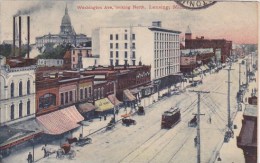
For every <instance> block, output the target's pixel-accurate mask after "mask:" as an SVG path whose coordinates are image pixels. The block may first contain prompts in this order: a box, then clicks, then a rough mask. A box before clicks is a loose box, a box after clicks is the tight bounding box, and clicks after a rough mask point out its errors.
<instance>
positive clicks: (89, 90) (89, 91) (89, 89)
mask: <svg viewBox="0 0 260 163" xmlns="http://www.w3.org/2000/svg"><path fill="white" fill-rule="evenodd" d="M88 93H89V97H91V96H92V95H91V93H92V92H91V87H89V88H88Z"/></svg>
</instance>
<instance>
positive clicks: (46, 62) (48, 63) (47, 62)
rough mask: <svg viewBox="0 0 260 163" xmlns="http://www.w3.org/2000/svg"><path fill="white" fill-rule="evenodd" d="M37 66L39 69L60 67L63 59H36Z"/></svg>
mask: <svg viewBox="0 0 260 163" xmlns="http://www.w3.org/2000/svg"><path fill="white" fill-rule="evenodd" d="M37 66H39V67H62V66H63V59H38V60H37Z"/></svg>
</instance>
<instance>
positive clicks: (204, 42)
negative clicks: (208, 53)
mask: <svg viewBox="0 0 260 163" xmlns="http://www.w3.org/2000/svg"><path fill="white" fill-rule="evenodd" d="M207 48H213V52H214V54H215V62H216V63H225V62H226V61H227V59H228V58H229V57H230V56H231V55H232V41H227V40H225V39H205V38H204V36H201V37H200V38H199V37H196V38H195V39H194V38H192V33H191V30H190V28H189V27H188V29H187V31H186V33H185V49H207Z"/></svg>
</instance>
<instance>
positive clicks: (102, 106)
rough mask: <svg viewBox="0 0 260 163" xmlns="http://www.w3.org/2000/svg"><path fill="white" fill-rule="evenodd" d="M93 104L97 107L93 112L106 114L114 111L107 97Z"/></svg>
mask: <svg viewBox="0 0 260 163" xmlns="http://www.w3.org/2000/svg"><path fill="white" fill-rule="evenodd" d="M95 106H96V107H97V109H96V110H95V112H96V113H97V114H98V115H106V114H113V113H114V105H113V104H112V103H111V102H110V101H109V100H108V99H107V98H103V99H100V100H97V101H95Z"/></svg>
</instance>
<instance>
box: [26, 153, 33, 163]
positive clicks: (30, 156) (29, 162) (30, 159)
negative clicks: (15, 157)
mask: <svg viewBox="0 0 260 163" xmlns="http://www.w3.org/2000/svg"><path fill="white" fill-rule="evenodd" d="M27 160H28V163H32V154H31V152H29V154H28V158H27Z"/></svg>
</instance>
